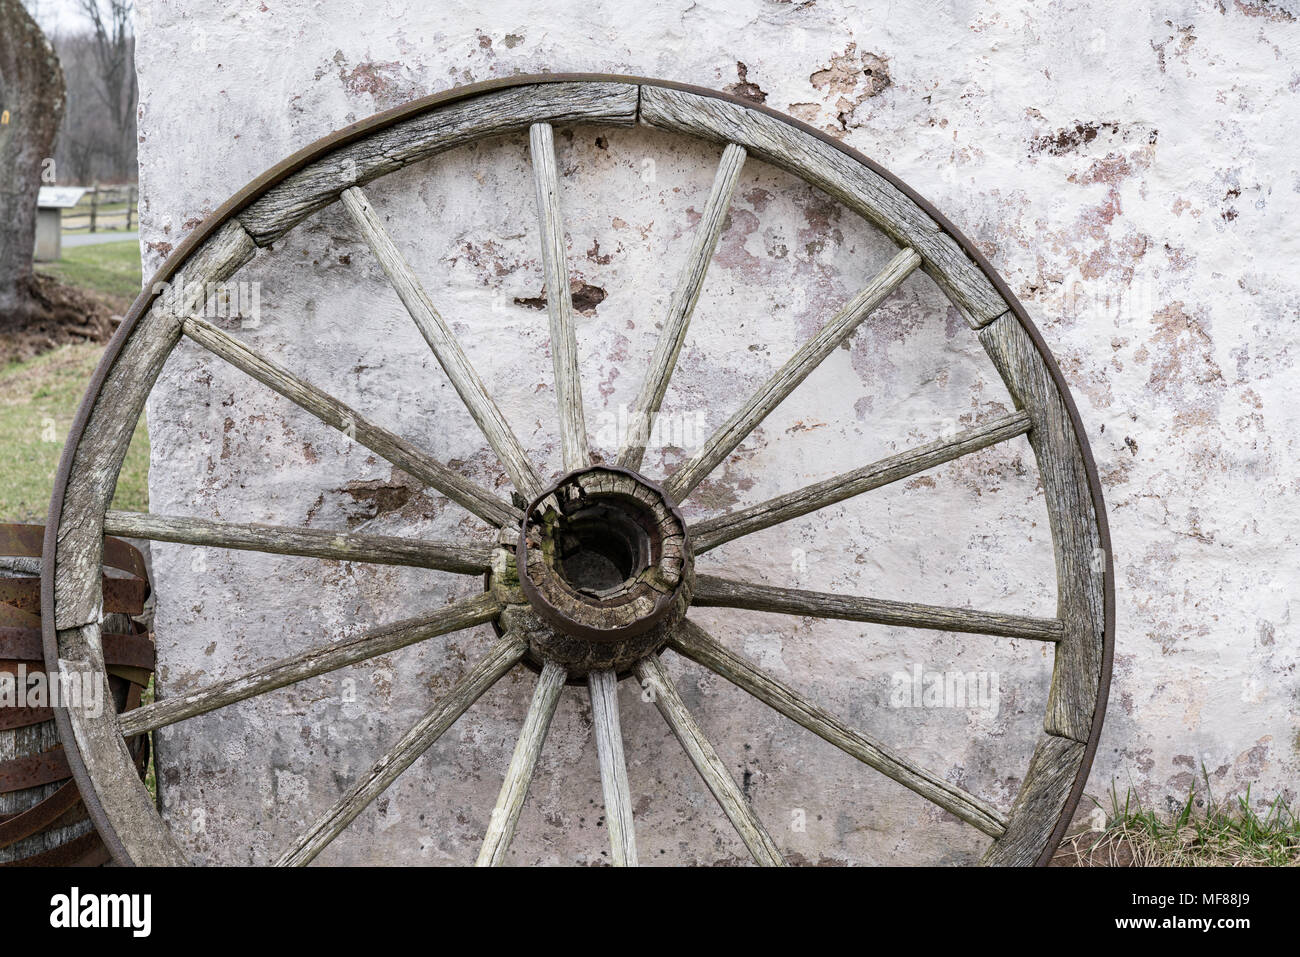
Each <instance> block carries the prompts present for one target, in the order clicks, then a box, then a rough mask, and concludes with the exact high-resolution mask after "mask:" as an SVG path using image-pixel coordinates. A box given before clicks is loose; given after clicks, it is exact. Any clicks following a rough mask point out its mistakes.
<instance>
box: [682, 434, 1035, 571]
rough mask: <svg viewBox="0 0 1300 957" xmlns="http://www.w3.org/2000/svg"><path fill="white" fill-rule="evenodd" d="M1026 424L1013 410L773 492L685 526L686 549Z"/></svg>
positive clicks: (796, 512) (793, 514)
mask: <svg viewBox="0 0 1300 957" xmlns="http://www.w3.org/2000/svg"><path fill="white" fill-rule="evenodd" d="M1029 427H1030V424H1029V416H1028V415H1026V414H1025V413H1023V412H1015V413H1013V414H1011V415H1005V416H1002V417H1000V418H997V419H994V420H993V421H992V422H989V423H988V424H987V425H981V426H979V427H978V428H974V429H969V430H967V431H965V432H961V433H959V434H958V435H956V436H954V437H953V438H951V439H946V440H944V439H941V440H939V441H938V442H931V443H930V444H928V445H921V446H918V447H917V448H914V449H908V450H907V451H906V452H900V453H899V454H898V455H891V456H889V457H888V458H885V459H881V460H880V461H879V462H873V463H872V464H871V465H865V466H863V467H862V468H860V469H854V470H853V471H851V472H845V473H843V474H842V475H837V476H835V477H834V478H829V479H826V481H824V482H817V483H816V484H814V485H809V486H807V487H805V488H801V489H799V490H798V491H797V492H790V493H788V494H786V495H778V496H777V497H776V498H770V499H768V500H767V501H766V502H760V503H759V504H757V505H751V506H750V507H749V508H742V509H737V510H735V511H733V512H728V513H726V514H725V515H718V516H716V517H714V518H710V519H707V520H705V521H702V522H698V523H697V524H695V525H693V526H691V529H690V532H691V547H692V548H693V549H694V550H695V554H696V555H700V554H703V553H704V552H707V551H708V550H709V549H711V548H717V547H718V546H719V545H721V544H722V543H723V542H729V541H731V540H732V539H733V538H740V537H741V536H742V535H749V534H751V533H752V532H757V531H758V530H759V529H763V528H770V527H771V526H773V525H779V524H781V523H782V522H788V521H789V520H790V519H792V518H798V517H799V516H800V515H807V514H808V513H809V512H815V511H816V510H817V509H819V508H825V507H826V506H827V505H833V504H835V503H836V502H842V501H844V500H845V499H847V498H852V497H853V496H855V495H861V494H862V493H863V492H868V491H870V490H872V489H876V488H880V487H881V486H883V485H889V484H890V483H891V482H897V481H899V480H900V479H905V478H907V477H908V476H911V475H915V474H916V473H918V472H924V471H925V470H926V469H930V468H934V467H935V466H936V465H941V464H943V463H944V462H949V461H952V460H953V459H956V458H960V457H961V456H963V455H969V454H970V453H971V452H975V451H978V450H979V449H983V448H987V447H988V446H990V445H995V444H996V443H998V442H1004V441H1006V440H1007V439H1011V438H1014V437H1015V436H1017V435H1023V434H1025V433H1026V432H1028V431H1029Z"/></svg>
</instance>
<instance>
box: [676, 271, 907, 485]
mask: <svg viewBox="0 0 1300 957" xmlns="http://www.w3.org/2000/svg"><path fill="white" fill-rule="evenodd" d="M920 262H921V258H920V257H919V256H917V254H916V253H915V252H913V251H912V250H910V249H904V250H903V251H902V252H900V253H899V254H898V255H896V256H895V257H894V258H893V259H891V260H890V261H889V262H888V263H887V264H886V265H885V268H884V269H882V270H881V271H880V272H879V273H878V274H877V275H876V277H875V278H874V279H872V280H871V282H869V283H867V284H866V285H865V286H863V287H862V289H861V290H860V291H859V292H858V293H857V295H855V296H854V297H853V298H852V299H850V300H849V301H848V302H847V303H846V304H845V305H844V307H843V308H842V309H840V311H839V312H837V313H836V314H835V316H834V317H832V318H831V320H830V321H829V322H827V323H826V325H824V326H822V328H821V329H820V330H818V332H817V334H816V335H815V336H813V337H812V338H811V339H809V340H808V341H807V342H805V343H804V344H803V345H802V346H800V347H799V350H798V351H797V352H796V353H795V354H794V355H793V356H791V357H790V359H789V360H788V361H787V362H786V364H785V365H783V366H782V367H781V368H780V369H778V370H777V371H776V372H775V373H773V375H772V377H771V378H770V379H768V380H767V381H766V382H765V383H763V385H762V386H760V387H759V389H758V391H757V392H755V393H754V394H753V395H752V396H750V397H749V399H748V400H747V401H746V402H745V404H744V405H742V406H741V407H740V408H739V409H737V410H736V411H735V412H734V413H733V414H732V416H731V418H729V419H727V421H726V422H724V423H723V424H722V425H721V426H719V427H718V429H717V431H715V432H714V433H713V434H712V435H711V436H709V438H708V440H707V441H706V442H705V443H704V445H703V446H702V447H701V448H700V450H699V451H698V452H696V453H695V455H693V456H692V457H691V458H690V460H689V461H687V462H685V463H683V464H682V465H681V466H679V467H678V469H677V471H675V472H673V474H672V475H671V476H669V477H668V480H667V481H666V482H665V483H664V490H665V491H666V492H667V493H668V494H669V495H670V496H671V497H672V498H673V500H674V501H677V502H681V501H682V500H683V499H685V498H686V496H687V495H689V494H690V493H691V490H692V489H693V488H695V486H696V485H698V484H699V483H700V482H701V481H702V480H703V479H704V478H705V476H707V475H708V474H709V473H710V472H712V471H713V470H714V469H715V468H717V467H718V465H719V464H720V463H721V462H722V460H723V459H725V458H726V457H727V456H728V455H730V454H731V451H732V450H733V449H734V448H735V447H736V446H737V445H739V444H740V443H741V442H743V441H744V439H745V437H746V436H747V435H749V433H750V432H752V431H754V429H755V427H757V425H758V424H759V423H760V422H762V421H763V419H765V418H766V417H767V416H768V414H769V413H770V412H771V411H772V410H773V409H775V408H776V407H777V406H778V405H780V404H781V402H782V401H783V400H784V399H785V397H786V396H788V395H789V394H790V393H791V392H793V391H794V390H795V387H797V386H798V385H799V383H800V382H802V381H803V380H804V379H806V378H807V377H808V375H809V374H810V373H811V372H812V371H813V370H814V369H816V368H817V367H818V366H819V365H821V363H822V361H823V360H824V359H825V358H826V357H827V356H828V355H830V354H831V353H832V352H833V351H834V350H835V347H836V346H838V345H839V344H840V343H841V342H843V341H844V340H845V339H847V338H848V337H849V336H850V335H852V334H853V331H854V330H855V329H857V328H858V326H859V325H860V324H861V323H862V321H863V320H864V319H866V318H867V316H869V315H871V313H872V311H873V310H874V309H875V308H876V307H877V306H879V305H880V304H881V303H882V302H884V300H885V298H886V297H887V296H888V295H889V294H890V293H892V292H893V291H894V290H895V289H897V288H898V286H899V285H900V284H901V283H902V282H903V280H904V279H906V278H907V277H908V276H909V275H910V274H911V272H912V270H913V269H915V268H916V267H917V266H918V265H919V264H920Z"/></svg>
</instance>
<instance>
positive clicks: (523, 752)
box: [475, 661, 567, 867]
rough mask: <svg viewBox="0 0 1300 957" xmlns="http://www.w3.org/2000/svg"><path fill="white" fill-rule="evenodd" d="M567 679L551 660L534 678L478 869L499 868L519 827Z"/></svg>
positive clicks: (489, 822)
mask: <svg viewBox="0 0 1300 957" xmlns="http://www.w3.org/2000/svg"><path fill="white" fill-rule="evenodd" d="M566 678H567V675H566V674H565V671H564V668H563V667H561V666H560V665H557V664H556V663H555V662H553V661H548V662H547V663H546V664H545V666H543V668H542V673H541V675H540V676H539V677H538V679H537V687H536V688H535V689H534V690H533V701H532V704H530V705H529V706H528V715H527V717H525V718H524V727H523V730H522V731H520V732H519V740H518V741H516V742H515V751H514V754H513V755H511V757H510V766H509V767H508V768H506V779H505V781H504V782H503V783H502V785H501V793H500V794H499V795H498V796H497V804H496V807H495V808H493V809H492V817H491V819H490V820H489V821H488V829H487V834H486V835H485V836H484V838H483V846H482V848H480V849H479V852H478V860H477V861H476V862H475V864H476V866H478V867H499V866H500V865H501V864H502V863H504V862H505V859H506V852H507V851H509V850H510V842H511V840H513V839H514V836H515V827H516V826H517V825H518V824H519V812H520V811H522V810H523V809H524V799H525V798H527V797H528V785H529V783H531V782H532V780H533V771H535V770H536V769H537V759H538V758H539V757H540V756H541V753H542V745H543V744H545V743H546V732H547V731H549V730H550V727H551V719H552V718H553V717H555V707H556V705H558V704H559V703H560V692H561V691H563V690H564V682H565V680H566Z"/></svg>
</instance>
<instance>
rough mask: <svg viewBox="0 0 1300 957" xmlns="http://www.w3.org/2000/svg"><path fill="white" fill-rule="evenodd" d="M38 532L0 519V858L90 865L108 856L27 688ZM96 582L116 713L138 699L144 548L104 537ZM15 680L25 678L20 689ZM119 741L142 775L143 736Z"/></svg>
mask: <svg viewBox="0 0 1300 957" xmlns="http://www.w3.org/2000/svg"><path fill="white" fill-rule="evenodd" d="M44 537H45V529H44V528H43V527H42V526H40V525H0V682H3V684H0V866H13V865H47V866H48V865H79V866H83V867H85V866H96V865H100V864H105V863H107V862H108V860H109V854H108V850H107V848H105V847H104V844H103V842H102V841H101V840H100V839H99V835H98V834H97V833H96V832H95V829H94V827H93V826H92V824H91V821H90V817H89V815H88V814H87V812H86V808H85V805H84V804H83V803H82V801H81V795H80V794H79V793H78V791H77V785H76V782H74V781H73V780H72V772H71V771H70V770H69V768H68V762H67V759H66V757H65V756H64V754H63V746H62V744H61V743H60V741H59V737H58V732H57V730H56V728H55V724H54V720H53V712H52V710H51V708H50V707H49V704H50V702H49V700H48V694H47V695H46V700H45V701H38V700H37V699H36V698H35V695H34V694H32V692H33V691H34V690H35V689H36V687H37V684H36V683H37V682H40V681H41V680H42V679H41V678H37V677H35V676H38V675H40V676H43V675H45V664H44V656H43V651H42V642H41V618H40V611H41V607H40V584H41V580H40V557H41V545H42V542H43V540H44ZM103 586H104V628H103V631H104V634H103V647H104V658H105V664H106V667H107V670H108V674H107V675H106V676H105V677H106V680H107V683H106V688H107V693H108V694H110V695H112V697H113V700H114V703H115V704H116V706H117V708H118V711H119V712H120V711H123V710H126V709H129V708H134V707H137V706H138V705H139V703H140V696H141V694H142V693H143V691H144V689H145V687H146V686H147V685H148V683H149V678H150V676H151V675H152V673H153V666H154V648H153V637H152V635H151V634H150V633H149V631H148V629H147V628H146V627H145V626H144V625H142V624H140V623H139V622H138V621H136V620H135V618H136V617H137V616H139V615H141V614H142V613H143V612H144V605H145V601H146V600H147V599H148V597H149V580H148V574H147V571H146V568H145V562H144V556H142V555H141V554H140V552H139V551H138V550H137V549H135V548H133V547H131V546H130V545H128V544H127V543H126V542H123V541H121V540H120V539H115V538H106V539H104V579H103ZM20 678H24V679H25V681H26V682H27V688H26V690H25V692H24V693H23V694H22V695H21V696H20V695H19V694H18V685H19V680H20ZM47 687H48V685H47ZM99 693H100V694H103V693H104V691H103V689H100V691H99ZM107 706H108V705H107V702H105V707H107ZM128 747H129V748H130V749H131V753H132V755H134V756H135V758H136V764H137V767H139V769H140V773H141V774H142V775H143V774H144V770H145V767H146V765H147V764H148V760H149V736H148V735H139V736H137V737H136V738H133V739H132V740H131V741H129V742H128Z"/></svg>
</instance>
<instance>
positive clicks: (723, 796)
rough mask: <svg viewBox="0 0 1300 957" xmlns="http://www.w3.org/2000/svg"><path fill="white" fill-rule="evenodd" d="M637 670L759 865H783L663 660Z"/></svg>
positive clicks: (647, 660)
mask: <svg viewBox="0 0 1300 957" xmlns="http://www.w3.org/2000/svg"><path fill="white" fill-rule="evenodd" d="M634 670H635V674H636V676H637V680H639V681H640V682H641V686H642V687H643V688H644V689H645V690H646V691H647V692H649V694H650V695H651V696H652V697H653V699H654V703H655V707H656V708H658V709H659V713H660V714H661V715H663V716H664V720H665V721H667V722H668V727H669V728H671V729H672V732H673V734H674V735H675V736H676V738H677V740H678V741H680V742H681V745H682V748H683V749H684V750H685V751H686V756H687V757H689V758H690V759H691V764H693V765H695V770H696V771H698V772H699V773H700V777H702V778H703V779H704V783H705V784H706V785H708V788H709V792H710V793H711V794H712V795H713V797H714V800H716V801H717V802H718V805H719V806H720V807H721V808H722V811H723V813H724V814H726V815H727V819H728V820H729V821H731V824H732V826H733V827H734V828H735V829H736V833H737V834H739V835H740V839H741V841H743V842H744V844H745V847H747V848H748V849H749V853H750V855H752V856H753V858H754V860H755V862H757V863H758V864H761V865H765V866H768V867H781V866H783V865H784V864H785V858H784V857H782V856H781V849H780V848H779V847H777V846H776V842H775V841H774V840H772V836H771V835H770V834H768V833H767V828H765V827H763V822H762V821H760V820H759V819H758V815H757V814H755V813H754V809H753V808H752V807H750V806H749V802H748V801H747V800H745V795H744V794H742V793H741V791H740V788H739V787H738V786H737V785H736V780H735V778H733V777H732V776H731V774H730V773H729V772H728V771H727V766H726V765H725V764H723V763H722V759H721V758H720V757H718V752H716V751H714V750H713V745H711V744H709V740H708V738H706V737H705V736H704V731H703V729H701V728H700V726H699V725H698V724H697V723H696V721H695V719H694V718H693V717H692V716H691V712H690V711H689V710H688V709H687V707H686V703H685V702H684V701H682V699H681V696H680V695H678V694H677V689H676V688H674V687H673V683H672V679H670V678H669V677H668V673H667V672H666V671H664V666H663V665H661V664H660V663H659V659H658V658H657V657H655V656H654V655H651V656H650V657H649V658H643V659H641V661H639V662H638V663H637V665H636V668H635V669H634Z"/></svg>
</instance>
